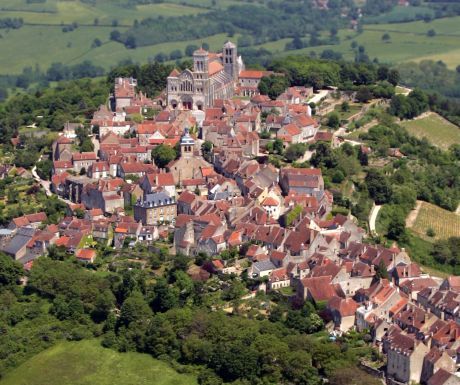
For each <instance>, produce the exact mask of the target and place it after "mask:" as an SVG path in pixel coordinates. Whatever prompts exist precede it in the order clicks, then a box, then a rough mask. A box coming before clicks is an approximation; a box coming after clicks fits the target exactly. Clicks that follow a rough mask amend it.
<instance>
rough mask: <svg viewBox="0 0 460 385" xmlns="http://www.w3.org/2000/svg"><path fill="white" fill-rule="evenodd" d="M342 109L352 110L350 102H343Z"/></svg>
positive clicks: (344, 110) (345, 110)
mask: <svg viewBox="0 0 460 385" xmlns="http://www.w3.org/2000/svg"><path fill="white" fill-rule="evenodd" d="M340 110H341V111H343V112H348V111H350V103H348V102H347V101H346V100H345V101H344V102H343V103H342V104H341V106H340Z"/></svg>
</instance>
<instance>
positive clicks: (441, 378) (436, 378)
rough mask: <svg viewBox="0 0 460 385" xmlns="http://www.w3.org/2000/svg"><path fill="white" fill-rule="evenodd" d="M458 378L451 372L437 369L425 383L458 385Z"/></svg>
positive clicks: (429, 384) (459, 382)
mask: <svg viewBox="0 0 460 385" xmlns="http://www.w3.org/2000/svg"><path fill="white" fill-rule="evenodd" d="M459 384H460V379H459V378H458V377H457V376H456V375H455V374H453V373H449V372H447V371H446V370H444V369H439V370H438V371H437V372H436V373H435V374H434V375H433V376H432V377H431V378H430V379H429V380H428V382H427V385H459Z"/></svg>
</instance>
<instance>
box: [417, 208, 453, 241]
mask: <svg viewBox="0 0 460 385" xmlns="http://www.w3.org/2000/svg"><path fill="white" fill-rule="evenodd" d="M429 228H432V229H433V230H434V232H435V236H434V239H447V238H449V237H460V215H458V214H455V213H453V212H450V211H447V210H444V209H442V208H440V207H438V206H435V205H433V204H431V203H427V202H422V204H421V206H420V209H419V212H418V214H417V217H416V219H415V221H414V223H413V225H412V226H411V230H412V231H413V232H414V233H415V234H417V235H418V236H419V237H420V238H423V239H427V238H428V237H427V235H426V232H427V230H428V229H429Z"/></svg>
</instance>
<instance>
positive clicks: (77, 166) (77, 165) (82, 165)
mask: <svg viewBox="0 0 460 385" xmlns="http://www.w3.org/2000/svg"><path fill="white" fill-rule="evenodd" d="M95 162H97V156H96V154H95V153H94V152H81V153H80V152H76V153H74V154H72V163H73V170H74V171H75V172H76V173H77V174H80V173H81V172H82V170H83V171H85V173H86V171H88V169H89V167H90V166H91V165H92V164H93V163H95Z"/></svg>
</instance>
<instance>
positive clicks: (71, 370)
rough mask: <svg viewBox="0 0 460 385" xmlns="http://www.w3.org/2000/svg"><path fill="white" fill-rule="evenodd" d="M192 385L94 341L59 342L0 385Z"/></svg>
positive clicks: (142, 357)
mask: <svg viewBox="0 0 460 385" xmlns="http://www.w3.org/2000/svg"><path fill="white" fill-rule="evenodd" d="M90 384H91V385H92V384H98V385H144V384H145V385H147V384H149V385H150V384H155V385H176V384H181V385H195V384H197V382H196V379H195V378H194V377H193V376H191V375H183V374H179V373H177V372H176V371H174V370H173V369H172V368H170V367H169V366H168V365H167V364H166V363H164V362H162V361H158V360H155V359H153V358H152V357H151V356H149V355H147V354H140V353H118V352H116V351H114V350H110V349H104V348H103V347H101V346H100V344H99V341H98V340H86V341H80V342H63V343H59V344H57V345H55V346H54V347H52V348H50V349H48V350H45V351H44V352H41V353H39V354H37V355H36V356H34V357H32V358H31V359H30V360H28V361H26V362H25V363H24V364H22V365H21V366H19V367H18V368H16V369H14V370H13V371H12V372H10V373H8V374H6V375H5V377H4V378H3V379H2V380H1V381H0V385H90Z"/></svg>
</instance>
